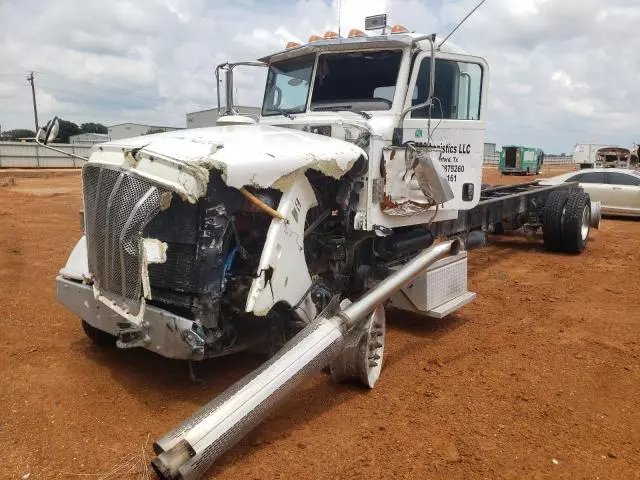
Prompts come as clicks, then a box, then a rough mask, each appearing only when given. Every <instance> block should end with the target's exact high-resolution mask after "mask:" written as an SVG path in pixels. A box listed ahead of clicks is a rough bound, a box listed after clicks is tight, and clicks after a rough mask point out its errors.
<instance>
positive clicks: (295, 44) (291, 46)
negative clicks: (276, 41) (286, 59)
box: [287, 42, 301, 50]
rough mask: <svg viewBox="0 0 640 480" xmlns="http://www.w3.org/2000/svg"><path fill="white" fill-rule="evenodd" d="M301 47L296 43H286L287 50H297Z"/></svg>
mask: <svg viewBox="0 0 640 480" xmlns="http://www.w3.org/2000/svg"><path fill="white" fill-rule="evenodd" d="M300 46H301V45H300V44H299V43H298V42H289V43H287V50H288V49H290V48H297V47H300Z"/></svg>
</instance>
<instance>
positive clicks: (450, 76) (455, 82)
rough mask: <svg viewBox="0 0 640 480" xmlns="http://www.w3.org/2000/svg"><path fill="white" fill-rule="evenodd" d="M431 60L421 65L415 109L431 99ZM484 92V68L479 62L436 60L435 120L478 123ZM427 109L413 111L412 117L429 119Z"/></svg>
mask: <svg viewBox="0 0 640 480" xmlns="http://www.w3.org/2000/svg"><path fill="white" fill-rule="evenodd" d="M430 70H431V59H430V58H428V57H427V58H424V59H423V60H422V62H421V64H420V70H419V71H418V77H417V80H416V86H415V88H414V91H413V95H412V97H411V104H412V106H414V105H418V104H420V103H424V102H426V101H427V98H428V96H429V77H430V74H431V72H430ZM481 91H482V67H481V66H480V65H478V64H477V63H467V62H457V61H455V60H444V59H436V79H435V93H434V95H435V100H434V102H435V103H434V107H433V109H432V111H431V116H432V117H433V118H445V119H454V120H478V119H479V118H480V95H481ZM427 116H428V111H427V109H426V108H421V109H419V110H414V111H413V112H411V117H412V118H427Z"/></svg>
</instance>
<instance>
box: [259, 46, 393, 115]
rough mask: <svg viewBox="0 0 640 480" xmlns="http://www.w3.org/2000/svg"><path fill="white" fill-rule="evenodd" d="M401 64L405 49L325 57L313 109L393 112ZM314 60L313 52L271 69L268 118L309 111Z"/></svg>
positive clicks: (317, 76) (266, 102)
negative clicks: (308, 104)
mask: <svg viewBox="0 0 640 480" xmlns="http://www.w3.org/2000/svg"><path fill="white" fill-rule="evenodd" d="M401 60H402V50H380V51H366V52H344V53H323V54H319V56H318V67H317V69H316V72H315V78H314V84H313V94H312V95H311V110H312V111H343V110H349V111H352V112H361V111H366V110H389V109H391V105H392V103H393V96H394V94H395V91H396V83H397V82H398V73H399V71H400V62H401ZM314 61H315V54H312V55H306V56H304V57H299V58H294V59H292V60H285V61H282V62H277V63H273V64H271V65H270V66H269V73H268V74H267V88H266V91H265V95H264V102H263V104H262V115H264V116H269V115H282V114H291V113H302V112H304V111H305V110H306V107H307V101H308V97H309V85H310V82H311V75H312V74H313V67H314Z"/></svg>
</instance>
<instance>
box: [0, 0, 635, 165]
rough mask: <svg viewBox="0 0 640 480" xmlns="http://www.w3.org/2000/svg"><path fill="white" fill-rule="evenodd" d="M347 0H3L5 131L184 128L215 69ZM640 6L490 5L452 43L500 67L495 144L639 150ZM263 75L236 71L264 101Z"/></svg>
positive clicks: (330, 17)
mask: <svg viewBox="0 0 640 480" xmlns="http://www.w3.org/2000/svg"><path fill="white" fill-rule="evenodd" d="M339 3H340V2H339V0H290V1H284V0H280V1H276V2H272V1H264V0H263V1H257V0H238V1H222V0H214V1H211V0H208V1H206V0H136V1H133V0H131V1H127V0H115V1H113V2H87V1H85V0H48V1H45V0H40V1H38V0H0V45H2V48H1V49H0V65H2V67H1V69H0V125H1V126H2V129H4V130H8V129H11V128H18V127H26V128H33V116H32V110H31V98H30V91H29V88H28V85H27V83H26V80H25V75H26V73H27V72H29V71H31V70H34V71H36V72H38V73H36V86H37V96H38V104H39V112H40V118H41V120H46V119H47V118H48V117H50V116H52V115H54V114H56V115H58V116H61V117H63V118H65V119H69V120H72V121H75V122H77V123H82V122H87V121H98V122H102V123H105V124H115V123H121V122H124V121H133V122H140V123H148V124H159V125H175V126H184V123H185V113H187V112H188V111H193V110H200V109H204V108H209V107H212V106H214V105H215V83H214V80H213V68H214V66H215V65H216V64H218V63H221V62H223V61H226V60H228V59H231V60H251V59H255V58H258V57H261V56H264V55H266V54H269V53H271V52H273V51H276V50H279V49H281V48H282V47H283V46H284V45H285V44H286V42H287V41H289V40H295V39H298V40H306V39H307V38H308V37H309V36H310V35H311V34H314V33H320V34H321V33H323V32H325V31H326V30H330V29H331V30H335V29H336V28H337V27H338V4H339ZM476 3H477V0H451V1H445V0H438V1H431V0H423V1H418V0H387V1H384V0H342V15H341V26H342V28H343V29H344V30H345V31H346V30H348V29H350V28H354V27H362V25H363V21H364V17H365V16H366V15H370V14H375V13H381V12H387V13H389V15H390V21H391V22H392V23H402V24H405V25H406V26H407V27H409V28H410V29H412V30H416V31H422V32H425V33H431V32H438V33H440V34H445V33H447V32H448V31H449V30H450V28H451V27H452V26H453V25H454V24H455V23H456V22H457V20H458V19H459V18H461V17H463V16H464V14H465V13H466V12H467V11H468V10H469V9H470V8H472V7H473V6H474V5H475V4H476ZM638 25H640V4H639V3H638V2H637V0H611V1H606V0H487V2H486V4H485V5H484V6H483V7H481V9H480V10H479V11H478V13H477V14H476V15H474V16H473V17H472V18H471V19H470V20H469V22H468V23H467V24H466V25H465V26H464V27H462V29H461V30H460V31H459V32H458V33H456V35H455V37H454V41H455V43H456V44H457V45H459V46H460V47H461V48H463V49H464V50H466V51H467V52H469V53H472V54H474V55H479V56H483V57H485V58H486V59H487V60H488V62H489V64H490V66H491V93H490V101H489V108H490V112H489V126H488V131H487V141H493V142H496V143H498V144H499V145H500V144H529V145H534V146H539V147H541V148H543V149H545V150H546V151H548V152H555V153H560V152H569V151H571V150H572V149H573V147H574V144H575V143H578V142H593V143H614V144H621V145H624V146H631V144H632V143H633V142H634V141H636V142H640V128H638V123H639V121H638V117H637V114H636V111H637V105H639V104H640V88H638V85H640V54H639V53H638V52H640V35H638V33H637V32H638ZM261 75H263V73H261V74H258V73H256V72H251V71H249V70H247V71H239V72H238V76H237V78H236V85H237V87H238V94H237V100H239V102H240V103H243V104H257V103H258V102H259V101H260V98H261V95H262V82H263V78H262V76H261Z"/></svg>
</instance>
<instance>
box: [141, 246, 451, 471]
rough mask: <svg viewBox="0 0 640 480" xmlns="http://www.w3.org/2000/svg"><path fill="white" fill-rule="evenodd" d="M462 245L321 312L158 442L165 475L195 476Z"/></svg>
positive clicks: (425, 257)
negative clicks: (331, 312) (378, 311)
mask: <svg viewBox="0 0 640 480" xmlns="http://www.w3.org/2000/svg"><path fill="white" fill-rule="evenodd" d="M461 248H462V245H461V242H460V241H459V240H457V239H456V240H450V241H447V242H443V243H440V244H438V245H435V246H433V247H431V248H428V249H427V250H425V251H423V252H422V253H420V254H419V255H418V256H416V257H415V258H414V259H413V260H411V261H410V262H408V263H407V264H406V265H405V266H404V267H403V268H402V269H400V270H398V271H396V272H395V273H393V274H392V275H390V276H389V277H387V278H386V279H385V280H383V281H382V282H380V284H378V285H377V286H376V287H375V288H373V289H372V290H370V291H369V292H368V293H367V294H365V295H364V296H363V297H362V298H360V299H359V300H358V301H356V302H354V303H352V304H350V305H349V306H347V307H346V308H345V309H344V310H343V311H341V312H339V313H338V314H337V315H335V316H333V317H331V318H323V317H319V318H316V319H315V320H314V321H313V322H311V323H310V324H309V325H308V326H307V327H306V328H304V329H303V330H302V331H300V332H299V333H298V334H297V335H296V336H295V337H293V338H292V339H291V340H290V341H289V342H287V344H286V345H285V346H284V347H283V348H282V349H281V350H280V351H279V352H278V353H277V354H276V355H275V356H274V357H272V358H271V359H270V360H269V361H267V362H266V363H265V364H264V365H262V366H261V367H260V368H259V369H257V370H255V371H254V372H252V373H250V374H249V375H247V376H246V377H244V378H243V379H242V380H240V381H239V382H237V383H236V384H235V385H233V386H232V387H230V388H229V389H227V390H226V391H225V392H224V393H223V394H222V395H220V396H219V397H217V398H215V399H214V400H212V401H211V402H209V403H208V404H207V405H205V406H204V407H203V408H201V409H200V410H199V411H198V412H196V414H195V415H193V416H192V417H190V418H188V419H187V420H185V421H184V422H183V423H182V424H181V425H180V426H178V427H177V428H176V429H175V430H173V431H171V432H170V433H168V434H167V435H165V436H164V437H162V438H161V439H160V440H158V441H157V442H155V443H154V450H155V452H156V453H157V454H158V456H157V457H156V458H155V459H154V460H153V461H152V462H151V464H152V466H153V468H154V470H155V471H156V473H157V474H158V476H159V477H160V478H161V479H163V480H176V479H183V480H196V479H199V478H201V477H202V476H203V475H204V474H205V473H206V471H207V470H208V469H209V467H210V466H211V465H212V464H213V462H214V461H215V460H216V459H217V458H218V457H220V456H221V455H222V454H223V453H224V452H226V451H227V450H228V449H229V448H231V447H232V446H233V445H234V444H236V443H237V442H238V441H239V440H240V439H241V438H242V437H243V436H244V435H246V434H247V433H248V432H249V431H250V430H252V429H253V428H254V427H256V426H257V425H258V424H259V423H260V422H261V421H262V420H263V419H264V418H265V417H266V416H267V415H268V414H269V413H270V412H271V411H272V410H273V409H274V408H275V407H276V406H277V405H278V404H279V403H280V402H281V401H282V400H283V399H284V398H286V397H287V396H288V394H289V393H291V392H292V391H293V390H294V389H295V388H296V387H297V386H298V385H299V384H300V383H301V382H302V380H303V379H304V378H305V377H307V376H308V375H309V374H311V373H314V372H317V371H319V370H321V369H322V368H324V367H325V366H326V365H328V364H329V362H330V361H331V360H332V359H333V358H335V357H336V356H337V355H339V354H340V352H341V351H342V349H343V347H344V342H345V334H346V333H347V332H348V331H350V330H351V329H353V328H357V327H358V325H359V324H360V323H361V322H362V321H363V320H365V319H366V318H367V317H368V315H369V314H370V313H371V312H372V311H373V310H374V309H375V308H376V306H378V305H380V304H381V303H383V302H384V301H385V300H387V299H388V298H389V297H390V296H391V295H393V294H394V293H395V292H396V291H398V290H399V289H401V288H402V287H404V286H405V285H407V284H408V283H410V282H411V281H412V280H413V279H414V278H416V277H417V276H418V275H420V274H421V273H422V272H423V271H424V270H426V269H427V268H428V267H429V266H430V265H431V264H433V263H434V262H436V261H438V260H440V259H441V258H444V257H447V256H449V255H455V254H457V253H458V252H459V251H460V249H461Z"/></svg>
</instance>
